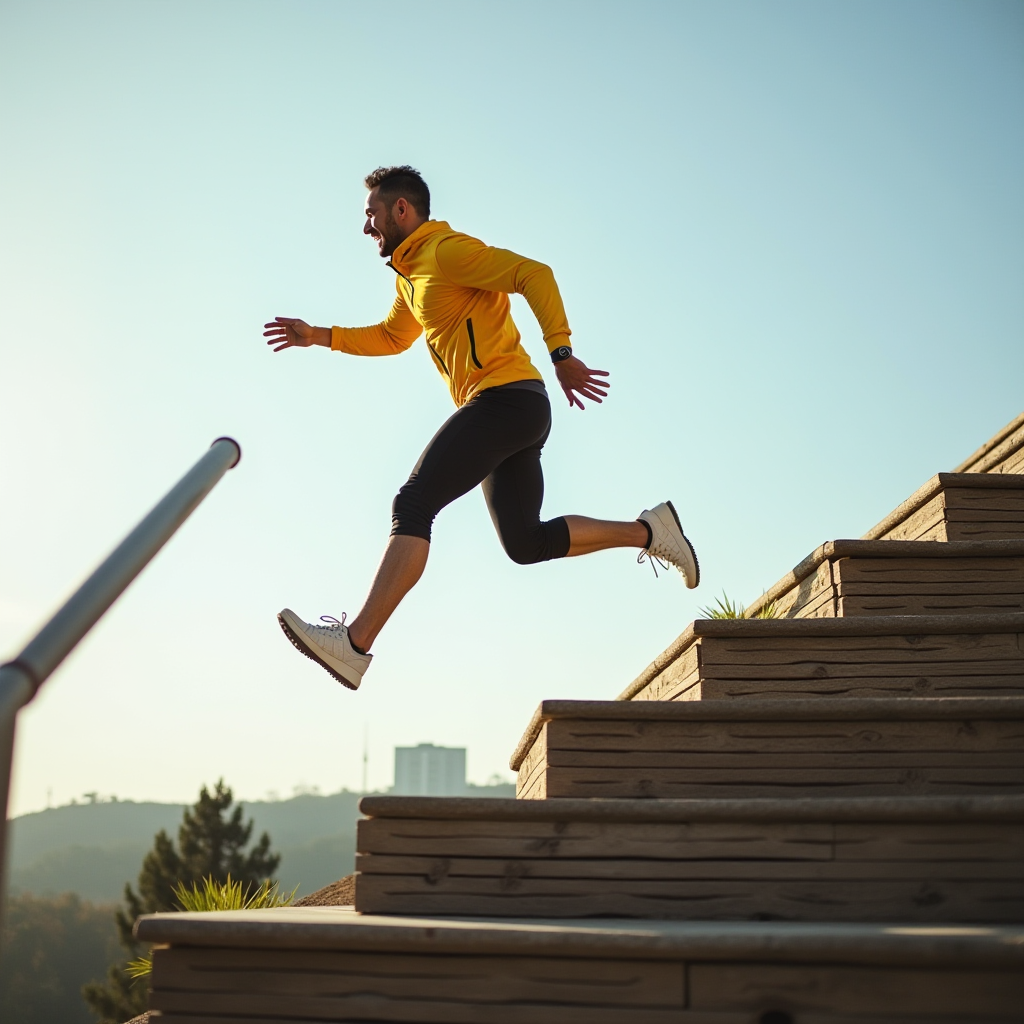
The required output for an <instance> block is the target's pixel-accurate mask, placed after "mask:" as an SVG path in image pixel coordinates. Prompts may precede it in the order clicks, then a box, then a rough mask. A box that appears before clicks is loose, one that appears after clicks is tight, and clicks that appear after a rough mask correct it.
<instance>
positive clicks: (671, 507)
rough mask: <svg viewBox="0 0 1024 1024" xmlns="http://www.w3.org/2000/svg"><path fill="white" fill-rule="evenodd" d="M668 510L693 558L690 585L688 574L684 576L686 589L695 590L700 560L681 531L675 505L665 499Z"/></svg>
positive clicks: (698, 576)
mask: <svg viewBox="0 0 1024 1024" xmlns="http://www.w3.org/2000/svg"><path fill="white" fill-rule="evenodd" d="M665 504H666V505H668V510H669V512H671V513H672V518H673V519H674V520H675V521H676V526H678V527H679V536H680V537H682V538H683V543H684V544H685V545H686V549H687V550H688V551H689V552H690V557H691V558H692V559H693V583H692V585H691V583H690V578H689V576H687V577H686V588H687V589H688V590H695V589H696V588H697V587H699V586H700V562H698V561H697V552H696V551H694V550H693V545H692V544H691V543H690V541H689V539H688V538H687V536H686V534H685V533H683V524H682V523H681V522H679V513H678V512H677V511H676V507H675V505H673V504H672V502H671V501H666V502H665Z"/></svg>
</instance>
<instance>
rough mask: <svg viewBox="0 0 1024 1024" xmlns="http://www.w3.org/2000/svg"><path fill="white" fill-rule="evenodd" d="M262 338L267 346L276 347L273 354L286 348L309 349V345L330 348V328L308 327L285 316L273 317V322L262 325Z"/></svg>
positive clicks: (301, 321) (304, 322)
mask: <svg viewBox="0 0 1024 1024" xmlns="http://www.w3.org/2000/svg"><path fill="white" fill-rule="evenodd" d="M263 326H264V327H265V328H266V330H265V331H264V332H263V337H264V338H266V339H267V344H268V345H276V346H277V347H276V348H275V349H274V351H275V352H283V351H284V350H285V349H286V348H309V346H310V345H326V346H327V348H330V347H331V329H330V327H310V326H309V324H307V323H306V321H305V320H292V319H291V318H289V317H286V316H275V317H274V322H273V323H269V324H264V325H263Z"/></svg>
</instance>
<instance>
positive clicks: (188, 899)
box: [125, 875, 299, 978]
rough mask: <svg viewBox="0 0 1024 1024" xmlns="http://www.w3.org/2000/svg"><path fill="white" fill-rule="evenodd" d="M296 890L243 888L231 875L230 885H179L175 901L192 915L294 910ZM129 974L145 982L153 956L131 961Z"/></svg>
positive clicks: (268, 885) (270, 886)
mask: <svg viewBox="0 0 1024 1024" xmlns="http://www.w3.org/2000/svg"><path fill="white" fill-rule="evenodd" d="M298 888H299V887H298V886H295V888H294V889H292V891H291V892H289V893H281V892H280V891H279V890H278V887H277V882H271V881H270V879H269V878H268V879H266V880H265V881H264V882H263V883H262V884H261V885H259V886H257V887H256V889H255V890H252V886H250V885H247V886H245V887H244V888H243V886H242V883H241V882H234V881H232V879H231V876H230V875H228V878H227V881H226V882H216V881H214V879H213V877H212V876H210V877H207V878H204V879H203V881H202V883H201V884H200V883H197V882H193V883H192V885H191V887H189V886H186V885H185V884H184V883H183V882H179V883H178V884H177V885H176V886H175V887H174V890H173V891H174V898H175V899H176V900H177V901H178V906H179V907H181V909H182V910H187V911H191V912H197V911H206V910H266V909H267V908H273V907H290V906H291V905H292V902H293V901H294V899H295V893H296V892H297V891H298ZM125 971H126V973H127V974H128V976H129V977H130V978H145V977H148V976H149V975H150V974H151V973H152V971H153V955H152V954H149V955H148V956H140V957H139V958H138V959H136V960H129V961H128V964H127V965H126V966H125Z"/></svg>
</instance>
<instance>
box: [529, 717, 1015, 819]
mask: <svg viewBox="0 0 1024 1024" xmlns="http://www.w3.org/2000/svg"><path fill="white" fill-rule="evenodd" d="M511 768H512V770H513V771H514V772H516V773H517V783H516V796H517V797H518V798H519V799H534V800H536V799H550V798H565V797H576V798H585V797H641V798H652V797H653V798H662V799H663V798H694V797H785V796H816V795H822V796H900V795H904V796H918V795H950V796H953V795H972V794H999V793H1011V794H1012V793H1014V792H1016V793H1020V792H1022V789H1024V698H1022V697H980V698H971V697H947V698H932V699H930V700H928V699H924V700H907V699H905V698H874V699H861V700H857V699H853V700H844V699H841V698H837V699H834V700H824V701H823V700H817V699H815V700H768V701H759V700H743V701H721V700H719V701H714V700H709V701H575V700H546V701H544V702H543V703H542V704H541V705H540V707H539V708H538V709H537V712H536V714H535V715H534V716H533V720H532V721H531V723H530V725H529V727H528V728H527V730H526V733H525V734H524V736H523V738H522V740H521V741H520V743H519V746H518V747H517V748H516V751H515V753H514V754H513V755H512V759H511Z"/></svg>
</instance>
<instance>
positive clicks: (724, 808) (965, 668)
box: [137, 416, 1024, 1024]
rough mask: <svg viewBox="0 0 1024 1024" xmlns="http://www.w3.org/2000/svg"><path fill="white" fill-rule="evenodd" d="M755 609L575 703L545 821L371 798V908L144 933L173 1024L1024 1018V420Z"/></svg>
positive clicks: (703, 628)
mask: <svg viewBox="0 0 1024 1024" xmlns="http://www.w3.org/2000/svg"><path fill="white" fill-rule="evenodd" d="M772 602H774V605H775V607H774V612H775V615H776V616H778V617H777V618H775V619H759V618H754V617H753V616H755V615H756V614H757V613H758V612H759V611H760V610H761V609H762V608H763V607H764V606H765V605H767V604H770V603H772ZM747 616H748V617H747V618H744V619H742V620H715V621H705V620H699V621H697V622H695V623H693V624H692V625H691V626H690V627H688V628H687V630H686V631H685V632H684V633H683V634H682V635H681V636H680V637H679V639H678V640H677V641H676V642H675V643H674V644H672V645H671V646H670V647H669V648H668V649H667V650H666V651H665V652H663V654H661V655H660V656H659V657H658V658H657V659H655V661H654V662H652V664H651V665H650V666H648V668H647V669H645V670H644V672H642V673H641V674H640V676H638V677H637V679H636V680H634V681H633V682H632V683H631V684H630V685H629V686H628V687H627V688H626V689H625V691H624V692H623V693H622V694H621V696H620V697H619V699H618V700H610V701H545V702H544V703H543V704H542V705H541V706H540V708H539V709H538V711H537V714H536V715H535V716H534V718H533V721H532V722H531V723H530V725H529V727H528V728H527V731H526V734H525V735H524V737H523V740H522V741H521V742H520V744H519V746H518V748H517V749H516V751H515V753H514V755H513V758H512V767H513V769H514V770H516V771H517V772H518V784H517V796H518V799H516V800H472V799H429V798H412V797H367V798H364V800H363V802H362V804H361V809H362V811H363V813H364V814H365V815H366V817H365V819H364V820H363V821H361V822H360V824H359V835H358V855H357V870H358V874H357V876H356V897H355V907H354V908H340V907H339V908H335V907H323V908H295V909H292V908H288V909H283V910H273V911H259V912H249V913H221V914H158V915H153V916H150V917H146V918H142V919H141V920H140V921H139V923H138V925H137V934H138V936H139V937H140V938H141V939H143V940H145V941H150V942H155V943H158V944H160V948H158V949H157V950H156V951H155V958H154V972H153V976H152V991H151V1001H152V1006H153V1009H154V1019H159V1020H167V1021H174V1022H181V1024H184V1022H189V1024H215V1022H216V1024H228V1022H233V1024H257V1022H261V1024H285V1022H289V1024H291V1022H296V1024H297V1022H298V1021H395V1022H397V1021H409V1022H412V1021H417V1022H434V1024H444V1022H467V1024H469V1022H473V1024H484V1022H487V1024H490V1022H495V1024H502V1022H510V1024H512V1022H516V1024H518V1022H530V1024H545V1022H551V1024H556V1022H557V1024H572V1022H580V1024H584V1022H585V1024H604V1022H608V1024H612V1022H616V1024H617V1022H622V1024H633V1022H637V1024H645V1022H651V1024H654V1022H658V1024H668V1022H670V1021H671V1022H674V1024H911V1022H914V1024H926V1022H927V1024H954V1022H956V1024H982V1022H984V1024H1009V1022H1010V1021H1020V1020H1022V1019H1024V1010H1022V1008H1024V416H1021V417H1018V419H1017V420H1015V421H1014V422H1013V423H1012V424H1010V425H1009V426H1008V427H1007V428H1006V429H1005V430H1003V431H1001V432H1000V433H999V434H998V435H996V437H995V438H993V439H992V440H991V441H990V442H989V443H988V444H986V445H984V446H983V447H982V448H981V449H979V450H978V452H976V453H975V454H974V455H973V456H972V457H971V459H969V460H968V461H967V462H966V463H964V464H963V465H962V466H959V467H957V471H956V472H955V473H952V474H939V475H938V476H936V477H934V478H933V479H932V480H931V481H929V482H928V484H926V485H925V486H924V487H923V488H921V489H920V490H919V491H917V492H916V493H915V494H914V495H913V496H912V497H911V498H910V499H909V500H908V501H907V502H904V503H903V504H902V505H901V506H900V507H899V508H898V509H897V510H895V511H894V512H893V513H892V514H891V515H890V516H887V517H886V518H885V519H884V520H883V521H882V522H881V523H880V524H879V525H878V526H877V527H875V529H873V530H872V531H870V532H869V534H868V535H867V537H866V538H865V539H863V540H859V541H858V540H838V541H832V542H829V543H828V544H825V545H823V546H822V547H820V548H818V549H817V550H816V551H815V552H814V553H813V554H812V555H811V556H809V558H807V559H805V560H804V561H803V562H801V564H800V565H799V566H797V567H796V568H795V569H794V570H793V571H792V572H791V573H789V574H787V575H786V576H785V577H783V579H782V580H780V581H779V583H778V584H776V585H775V587H773V588H771V590H769V591H768V593H767V594H766V595H765V596H764V597H763V598H762V599H761V600H760V601H759V602H757V603H756V604H755V605H753V606H752V607H751V608H750V609H748V610H747Z"/></svg>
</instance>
